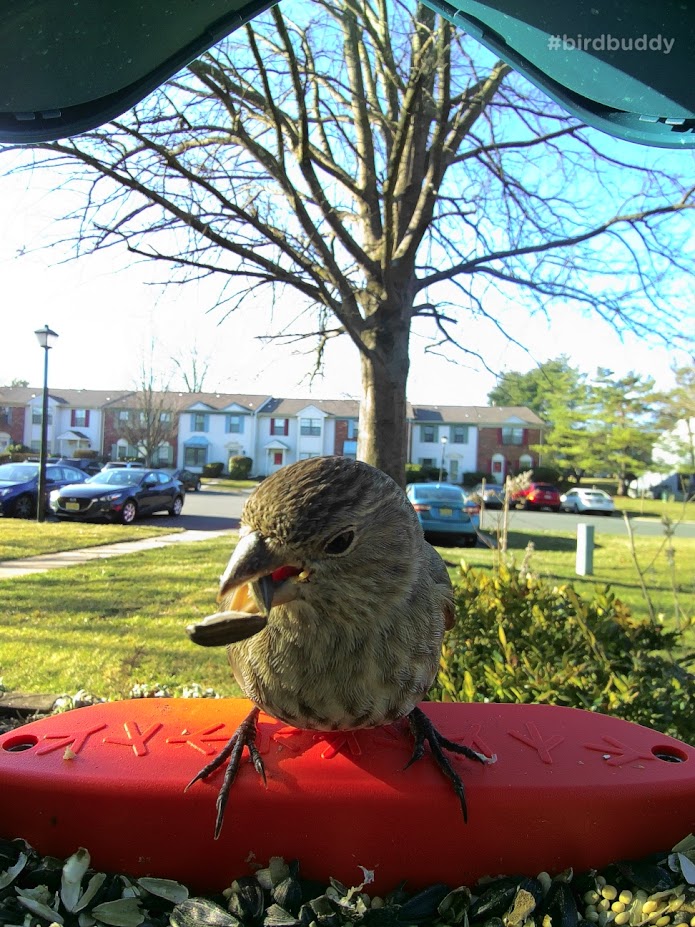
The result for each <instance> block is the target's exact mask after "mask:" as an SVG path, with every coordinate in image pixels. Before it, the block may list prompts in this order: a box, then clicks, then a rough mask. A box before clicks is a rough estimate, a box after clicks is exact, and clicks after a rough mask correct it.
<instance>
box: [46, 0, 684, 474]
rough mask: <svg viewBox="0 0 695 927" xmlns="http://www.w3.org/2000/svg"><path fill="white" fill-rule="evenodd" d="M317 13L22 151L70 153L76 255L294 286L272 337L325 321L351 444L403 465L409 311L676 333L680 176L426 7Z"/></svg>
mask: <svg viewBox="0 0 695 927" xmlns="http://www.w3.org/2000/svg"><path fill="white" fill-rule="evenodd" d="M283 9H286V7H284V6H283ZM298 9H299V8H298ZM311 15H312V19H311V20H309V21H308V14H307V12H306V7H304V6H302V7H301V11H300V12H298V13H297V17H296V18H297V21H296V22H292V21H290V19H289V18H288V17H287V16H286V15H285V14H284V12H281V10H280V8H279V7H275V8H274V9H273V10H272V11H270V12H269V13H268V14H267V15H266V16H265V17H260V18H259V19H257V20H256V21H254V23H253V25H250V26H248V27H246V28H245V30H244V31H243V32H239V33H237V34H236V35H234V36H232V37H231V38H230V39H229V40H227V41H225V42H224V43H222V44H221V45H220V46H219V47H217V48H216V49H214V50H212V51H210V52H209V53H207V54H205V55H203V57H202V58H200V59H199V60H197V61H195V62H194V63H192V64H191V65H190V66H189V68H188V69H187V70H185V71H184V72H182V73H181V74H180V75H178V76H177V78H176V79H174V80H172V81H170V82H169V83H168V84H167V85H165V86H164V87H163V88H162V89H161V91H159V92H157V93H155V94H154V95H152V96H151V97H149V98H148V99H147V100H145V101H144V102H143V103H141V104H139V105H138V106H137V107H136V108H135V109H134V110H133V111H131V112H130V113H128V114H127V115H125V116H123V117H122V118H120V119H118V120H116V121H115V122H113V123H111V124H109V125H108V126H106V127H103V128H102V129H99V130H97V131H94V132H90V133H88V134H86V135H84V136H82V137H79V138H75V139H72V140H65V141H60V142H55V143H46V144H37V145H35V146H33V148H34V152H35V162H34V166H35V165H36V164H40V165H45V164H46V163H51V164H55V163H56V161H57V162H58V163H59V164H61V163H62V164H63V165H65V164H67V165H73V167H74V178H75V181H74V182H75V185H76V186H78V187H80V188H81V189H82V190H83V191H84V201H83V202H84V205H83V207H81V208H80V209H79V211H78V212H77V213H76V214H75V215H73V217H72V218H73V219H75V220H76V221H77V223H78V224H77V226H76V229H75V230H74V231H72V232H71V233H70V236H72V237H73V238H74V240H76V241H77V245H78V252H79V253H82V252H84V251H89V250H93V249H100V248H108V247H111V246H118V245H119V244H121V243H122V244H124V245H125V246H126V247H127V248H128V250H129V251H130V252H132V254H133V255H138V256H142V257H144V258H147V259H151V260H153V261H159V262H163V263H165V264H166V265H168V268H169V269H170V272H171V273H172V277H173V279H174V280H176V281H184V280H189V279H199V278H201V277H205V276H213V277H216V278H217V280H218V281H219V283H220V287H219V301H218V308H220V309H221V311H223V312H225V313H226V312H231V311H233V310H234V309H235V308H237V306H238V305H239V304H241V303H242V302H243V301H244V299H245V298H246V297H247V296H249V294H252V293H255V292H257V291H259V290H262V289H264V288H268V289H269V290H272V293H273V294H274V295H275V294H276V293H277V292H278V291H279V290H282V289H283V288H284V289H285V290H286V289H288V288H289V289H291V290H294V292H295V293H296V294H299V296H300V297H301V299H302V300H303V301H304V305H305V306H306V307H308V310H312V312H313V315H312V322H311V323H309V324H307V325H306V326H305V327H302V328H301V330H297V331H294V330H284V331H283V332H281V333H280V334H281V335H282V336H283V337H284V338H285V339H286V340H287V341H288V342H291V341H292V340H296V339H300V338H306V337H314V338H315V339H316V340H317V347H318V362H319V363H320V360H321V357H322V354H323V350H324V348H325V345H326V343H327V341H328V339H330V338H333V337H336V336H338V335H347V336H348V337H349V338H350V339H351V340H352V341H353V343H354V344H355V346H356V347H357V349H358V351H359V354H360V358H361V369H362V393H363V394H362V403H361V410H360V422H359V442H358V456H359V457H360V458H361V459H363V460H367V461H369V462H370V463H372V464H374V465H376V466H378V467H381V468H382V469H383V470H385V471H386V472H388V473H390V474H391V475H393V476H394V477H395V478H396V479H398V480H400V481H402V480H403V479H404V464H405V460H406V415H405V412H406V383H407V377H408V367H409V339H410V334H411V330H412V327H413V325H415V324H418V323H419V320H420V319H427V320H430V321H431V323H433V325H434V331H435V332H436V335H435V338H434V343H433V345H432V347H433V348H434V349H436V348H437V347H445V346H447V345H451V344H458V346H459V347H461V349H462V350H464V351H469V352H470V353H472V354H475V355H476V356H480V352H479V351H477V350H475V349H474V348H472V347H471V345H470V344H462V340H463V339H462V338H461V336H460V335H458V334H457V331H456V323H457V320H458V319H462V320H463V321H464V322H465V319H466V317H470V316H471V314H476V315H478V316H482V317H484V318H486V319H488V320H489V323H490V324H491V325H493V326H497V327H499V326H500V323H499V321H498V319H497V317H496V313H497V307H498V306H499V304H500V302H501V301H504V302H505V303H507V304H509V303H513V302H516V303H519V304H523V306H524V307H525V311H528V310H531V311H538V310H540V311H548V307H549V306H552V305H553V304H554V303H562V302H571V303H574V304H575V305H577V306H580V307H584V308H586V309H587V310H588V311H590V312H594V313H598V314H599V315H601V316H602V317H603V318H605V319H608V320H609V321H610V322H611V323H612V324H614V325H616V326H617V327H619V328H632V329H634V330H638V331H643V332H645V333H650V334H651V333H652V330H653V329H654V328H655V323H654V319H655V318H657V317H658V319H659V324H658V327H659V332H660V333H661V334H662V335H664V336H666V337H673V336H674V332H677V330H678V324H679V316H681V311H680V307H679V304H678V301H677V300H676V299H672V298H671V297H672V295H673V293H672V289H673V288H672V281H673V280H674V278H675V277H676V276H679V277H681V279H682V280H683V281H689V280H690V276H689V275H692V269H693V267H692V260H691V257H690V255H691V250H690V249H689V248H688V247H687V244H688V239H689V238H690V236H691V234H692V232H691V219H690V216H689V215H686V211H687V210H690V209H692V206H693V188H692V186H691V183H690V181H689V182H687V183H686V182H685V181H684V182H682V183H681V182H679V179H678V178H677V177H675V176H673V173H672V172H671V171H669V170H663V171H660V170H659V169H657V168H654V167H653V168H652V169H650V170H648V169H646V168H645V169H643V168H641V165H642V164H643V159H642V158H641V157H640V155H639V154H637V153H635V150H634V148H633V147H628V146H622V147H620V146H618V145H616V144H614V143H609V142H607V141H606V140H605V139H603V137H602V136H600V135H599V134H598V133H595V132H591V131H588V130H586V129H584V128H582V127H581V126H579V125H578V124H577V123H576V122H574V121H573V120H570V119H568V118H567V117H566V116H565V115H564V114H562V113H560V112H559V110H557V109H556V108H555V107H554V106H553V104H552V103H550V102H549V100H548V99H547V98H545V97H544V96H543V95H542V94H540V93H539V92H537V91H535V90H534V89H533V88H530V87H529V86H528V85H527V84H526V83H525V82H524V81H523V80H522V79H520V78H518V77H516V76H512V75H510V73H509V68H508V67H507V66H506V65H505V64H503V63H501V62H499V61H497V62H496V61H493V60H492V59H491V58H490V56H489V54H488V53H487V52H483V51H482V50H481V49H480V48H479V46H477V45H475V43H473V42H472V41H471V40H469V39H467V38H466V37H464V36H462V35H461V34H459V33H457V31H456V30H455V28H454V27H453V26H452V25H451V24H449V23H448V22H446V21H443V20H441V19H440V18H438V17H437V16H436V15H435V14H434V13H433V12H432V11H431V10H430V9H428V8H427V7H425V6H424V5H422V4H417V5H415V6H414V8H412V9H410V8H406V6H405V5H403V4H401V2H400V0H393V2H390V3H389V2H387V0H316V2H315V3H314V4H312V13H311ZM600 149H604V151H601V150H600ZM617 151H619V152H620V153H621V154H620V155H618V154H616V152H617ZM629 158H633V159H634V160H628V159H629ZM688 166H689V165H688ZM85 169H87V170H86V171H85ZM685 173H686V174H687V173H688V172H687V171H686V172H685ZM690 176H691V177H692V173H691V172H690ZM679 216H680V218H679ZM686 285H688V286H690V285H691V284H690V283H687V284H686ZM230 349H231V350H233V349H234V346H232V347H231V348H230Z"/></svg>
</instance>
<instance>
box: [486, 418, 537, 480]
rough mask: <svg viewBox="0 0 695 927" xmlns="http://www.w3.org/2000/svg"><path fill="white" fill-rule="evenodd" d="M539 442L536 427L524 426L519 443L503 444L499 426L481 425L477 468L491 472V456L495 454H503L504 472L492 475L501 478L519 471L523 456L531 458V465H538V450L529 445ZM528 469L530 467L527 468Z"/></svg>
mask: <svg viewBox="0 0 695 927" xmlns="http://www.w3.org/2000/svg"><path fill="white" fill-rule="evenodd" d="M540 443H541V432H540V429H538V428H524V434H523V439H522V443H521V444H503V443H502V429H501V428H485V427H482V428H481V429H480V431H479V433H478V470H480V471H482V472H484V473H493V468H492V458H493V456H494V455H495V454H502V455H503V456H504V460H505V465H504V473H501V474H499V473H495V474H494V476H495V477H498V476H501V477H502V478H504V477H506V476H508V475H510V474H511V475H512V476H513V475H514V474H516V473H519V471H520V470H521V469H522V468H521V467H520V465H519V461H520V460H521V458H522V457H523V456H526V457H530V458H531V467H536V466H538V452H537V451H532V450H531V449H530V448H531V445H534V444H540ZM529 469H530V468H529Z"/></svg>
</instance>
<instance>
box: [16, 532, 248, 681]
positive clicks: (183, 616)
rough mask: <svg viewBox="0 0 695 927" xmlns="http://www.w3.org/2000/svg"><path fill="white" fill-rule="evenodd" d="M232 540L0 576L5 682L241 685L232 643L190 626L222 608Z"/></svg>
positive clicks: (180, 545) (183, 545) (178, 546)
mask: <svg viewBox="0 0 695 927" xmlns="http://www.w3.org/2000/svg"><path fill="white" fill-rule="evenodd" d="M230 549H231V545H230V540H229V539H214V540H211V541H201V542H196V543H195V544H177V545H172V547H168V548H160V549H156V550H149V551H143V552H140V553H138V554H126V555H124V556H120V557H113V558H109V559H106V560H98V561H91V562H89V563H86V564H84V565H80V566H72V567H69V568H66V569H58V570H51V571H50V572H48V573H43V574H30V575H28V576H22V577H18V578H15V579H6V580H0V597H1V598H2V599H3V603H4V605H3V610H2V644H1V653H2V658H1V660H0V665H1V666H2V674H3V676H4V678H3V683H4V685H5V686H6V687H7V688H8V689H13V690H19V691H23V692H46V693H74V692H75V691H77V690H78V689H81V688H85V689H88V690H89V691H91V692H92V693H94V694H96V695H101V696H124V695H126V694H127V693H128V692H129V690H130V688H131V686H132V685H133V684H134V683H136V682H143V683H154V682H160V683H166V684H172V685H178V684H187V683H193V682H199V683H201V684H202V685H204V686H212V687H213V688H215V689H217V690H218V691H219V692H220V694H223V695H234V694H238V690H237V689H236V686H235V684H234V682H233V680H232V676H231V673H230V671H229V669H228V667H227V660H226V655H225V651H224V648H221V649H216V648H215V649H212V648H211V649H207V648H202V647H197V646H195V645H193V644H191V643H190V642H189V640H188V637H187V636H186V632H185V628H186V625H187V624H189V623H191V622H192V621H196V620H200V619H201V618H204V617H205V616H206V615H208V614H211V613H212V612H214V611H215V610H216V604H215V596H216V593H217V584H218V580H219V576H220V573H221V572H222V570H223V568H224V565H225V563H226V562H227V559H228V557H229V553H230Z"/></svg>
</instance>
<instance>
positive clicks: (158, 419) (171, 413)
mask: <svg viewBox="0 0 695 927" xmlns="http://www.w3.org/2000/svg"><path fill="white" fill-rule="evenodd" d="M154 355H155V344H154V340H152V341H151V342H150V348H149V358H148V357H146V356H145V355H143V358H142V360H141V365H140V372H139V375H138V382H137V384H136V389H135V391H134V392H133V393H130V394H128V396H126V397H125V399H123V400H121V401H120V402H118V403H114V406H113V413H114V414H115V415H116V416H117V423H118V424H117V430H118V436H119V437H120V438H124V439H125V440H126V441H127V442H128V444H129V445H130V446H131V447H133V448H135V449H136V450H137V452H138V454H139V455H140V456H142V457H144V458H145V464H146V466H148V467H153V466H157V465H158V464H160V462H161V461H162V459H163V458H162V449H163V448H166V447H167V446H168V447H171V448H175V446H176V438H177V432H178V418H179V411H180V407H181V402H180V401H178V398H177V396H178V394H177V393H175V392H172V391H170V390H169V383H168V382H167V381H165V380H162V378H161V377H159V376H158V374H157V373H156V372H155V369H154V366H153V359H154ZM170 454H171V452H169V455H165V456H170ZM167 462H169V461H167ZM172 462H173V461H172Z"/></svg>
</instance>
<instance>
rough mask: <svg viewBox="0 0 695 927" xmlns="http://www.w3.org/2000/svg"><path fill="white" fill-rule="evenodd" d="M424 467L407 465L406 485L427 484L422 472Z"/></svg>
mask: <svg viewBox="0 0 695 927" xmlns="http://www.w3.org/2000/svg"><path fill="white" fill-rule="evenodd" d="M422 469H423V468H422V466H421V465H420V464H411V463H409V464H406V465H405V481H406V483H424V482H426V479H427V478H426V477H425V475H424V474H423V472H422Z"/></svg>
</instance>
